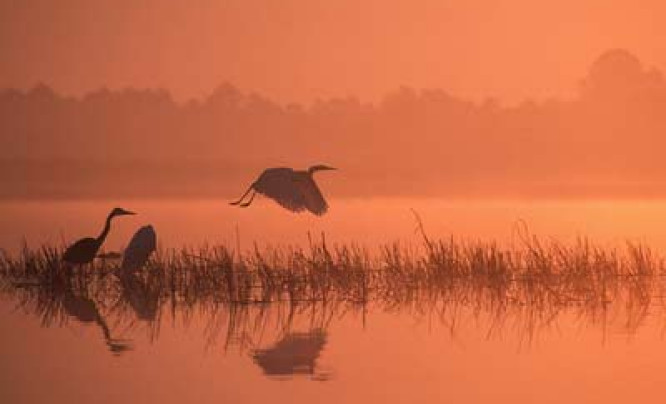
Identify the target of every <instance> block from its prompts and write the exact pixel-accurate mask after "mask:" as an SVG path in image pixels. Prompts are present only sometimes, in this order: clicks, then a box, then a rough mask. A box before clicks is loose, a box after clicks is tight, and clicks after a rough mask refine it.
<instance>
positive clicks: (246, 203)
mask: <svg viewBox="0 0 666 404" xmlns="http://www.w3.org/2000/svg"><path fill="white" fill-rule="evenodd" d="M256 195H257V191H254V192H253V193H252V196H250V200H249V201H247V202H245V203H242V204H241V205H240V207H241V208H247V207H248V206H250V204H251V203H252V201H253V200H254V197H255V196H256Z"/></svg>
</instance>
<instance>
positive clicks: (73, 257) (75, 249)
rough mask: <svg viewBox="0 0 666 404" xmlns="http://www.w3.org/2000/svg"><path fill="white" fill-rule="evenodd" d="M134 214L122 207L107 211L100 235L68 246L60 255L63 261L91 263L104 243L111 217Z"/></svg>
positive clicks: (109, 228) (109, 227)
mask: <svg viewBox="0 0 666 404" xmlns="http://www.w3.org/2000/svg"><path fill="white" fill-rule="evenodd" d="M134 214H135V213H134V212H130V211H128V210H125V209H122V208H115V209H113V210H112V211H111V213H109V216H107V218H106V223H105V224H104V229H102V233H100V235H99V236H97V238H93V237H86V238H82V239H81V240H79V241H77V242H75V243H74V244H72V245H71V246H69V247H68V248H67V250H65V253H64V254H63V256H62V259H63V261H65V262H67V263H69V264H79V265H82V264H89V263H91V262H92V261H93V260H94V259H95V256H96V255H97V252H98V251H99V249H100V247H101V246H102V244H103V243H104V240H105V239H106V236H107V235H108V234H109V231H110V230H111V220H113V218H114V217H116V216H123V215H134Z"/></svg>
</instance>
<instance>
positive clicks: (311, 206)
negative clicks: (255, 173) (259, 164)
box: [230, 164, 335, 216]
mask: <svg viewBox="0 0 666 404" xmlns="http://www.w3.org/2000/svg"><path fill="white" fill-rule="evenodd" d="M325 170H335V168H333V167H329V166H325V165H321V164H320V165H315V166H312V167H310V168H308V169H307V170H293V169H291V168H286V167H278V168H269V169H266V170H264V172H263V173H261V175H260V176H259V178H258V179H257V180H256V181H255V182H253V183H252V185H250V187H249V188H248V189H247V191H245V193H244V194H243V196H241V197H240V199H239V200H237V201H235V202H231V203H230V204H231V205H238V206H240V207H243V208H245V207H248V206H250V204H251V203H252V201H253V200H254V197H255V196H256V194H257V192H258V193H260V194H262V195H265V196H267V197H269V198H271V199H273V200H274V201H275V202H277V203H279V204H280V206H282V207H283V208H285V209H288V210H290V211H292V212H302V211H304V210H309V211H310V212H312V213H314V214H315V215H318V216H321V215H323V214H324V213H326V211H327V210H328V204H327V203H326V200H325V199H324V196H323V195H322V194H321V191H320V190H319V187H318V186H317V183H316V182H315V181H314V178H312V175H313V174H314V173H315V172H317V171H325ZM250 192H252V194H251V195H250V199H249V200H247V201H246V202H243V200H244V199H245V197H246V196H247V195H248V194H249V193H250Z"/></svg>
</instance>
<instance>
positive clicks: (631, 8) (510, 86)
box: [0, 0, 666, 101]
mask: <svg viewBox="0 0 666 404" xmlns="http://www.w3.org/2000/svg"><path fill="white" fill-rule="evenodd" d="M664 15H666V3H664V2H663V1H660V0H642V1H640V2H636V1H635V0H612V1H609V0H587V1H579V0H561V1H557V2H555V1H550V2H545V1H538V2H535V1H533V0H510V1H497V0H413V1H398V0H365V1H361V0H336V1H328V2H323V1H311V0H279V1H278V0H199V1H196V2H191V1H185V0H182V1H168V2H165V1H162V0H138V1H134V0H132V1H129V0H107V1H101V0H100V1H94V2H93V1H89V0H64V1H58V2H52V1H40V0H21V1H4V2H1V3H0V49H2V51H1V52H0V87H9V86H11V87H20V88H25V87H29V86H32V85H34V83H36V82H38V81H44V82H46V83H48V84H50V85H52V86H53V87H54V88H55V89H56V90H58V91H62V92H65V93H69V94H79V93H81V92H83V91H86V90H90V89H94V88H98V87H101V86H103V85H106V86H108V87H110V88H119V87H125V86H138V87H146V86H148V87H155V86H161V87H166V88H169V89H171V90H172V91H173V93H174V95H175V96H176V97H177V98H178V99H183V98H187V97H193V96H194V97H199V96H202V95H205V94H207V93H208V92H210V91H211V90H212V88H214V87H215V86H216V85H217V84H219V83H220V82H223V81H227V80H228V81H231V82H233V83H234V84H236V85H238V86H239V87H240V88H242V89H245V90H254V91H258V92H261V93H263V94H266V95H268V96H271V97H273V98H276V99H277V100H280V101H310V100H312V99H313V98H315V97H329V96H346V95H358V96H360V97H361V98H362V99H366V100H374V99H376V98H377V97H379V96H381V95H383V94H384V93H386V92H388V91H390V90H393V89H395V88H396V87H398V86H400V85H408V86H414V87H418V88H420V87H441V88H445V89H447V90H450V91H452V92H453V93H455V94H457V95H460V96H468V97H474V98H478V97H485V96H497V97H500V98H502V99H505V100H508V101H516V100H520V99H522V98H524V97H527V96H534V97H546V96H550V95H566V94H567V93H570V92H571V91H573V90H574V89H575V88H576V83H577V80H578V79H580V78H581V77H582V76H583V75H584V74H585V72H586V71H587V68H588V67H589V64H590V63H591V62H592V61H593V60H594V58H595V57H597V56H598V55H599V54H600V53H601V52H602V51H604V50H606V49H608V48H616V47H622V48H627V49H629V50H630V51H632V52H633V53H635V54H636V55H637V56H638V57H639V58H640V59H641V60H642V61H643V62H644V63H645V64H646V65H647V66H655V67H659V68H661V69H664V70H666V52H664V51H663V49H664V43H666V25H664V24H660V23H659V18H660V17H662V16H664Z"/></svg>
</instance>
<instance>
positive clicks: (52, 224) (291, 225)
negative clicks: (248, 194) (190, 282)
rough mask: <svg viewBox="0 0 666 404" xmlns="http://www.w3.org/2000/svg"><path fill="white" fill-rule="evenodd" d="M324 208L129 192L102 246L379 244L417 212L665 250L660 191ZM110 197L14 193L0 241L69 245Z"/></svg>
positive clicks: (431, 229) (471, 231)
mask: <svg viewBox="0 0 666 404" xmlns="http://www.w3.org/2000/svg"><path fill="white" fill-rule="evenodd" d="M329 203H330V205H331V206H330V211H329V212H328V213H327V214H326V215H324V216H323V217H316V216H314V215H311V214H309V213H302V214H294V213H290V212H287V211H285V210H284V209H282V208H280V207H279V206H277V205H276V204H275V203H274V202H273V201H270V200H268V199H266V198H261V197H258V198H257V201H256V202H255V203H254V204H253V206H251V207H249V208H247V209H238V208H234V207H232V206H229V205H228V204H227V201H225V200H220V199H198V200H190V199H168V200H158V199H130V200H126V201H124V202H123V205H125V207H126V208H128V209H131V210H133V211H135V212H137V213H138V214H137V215H136V216H131V217H123V218H122V219H120V220H117V221H116V222H115V223H114V229H113V231H112V232H111V234H110V235H109V238H108V240H107V242H106V244H105V247H104V248H105V249H107V250H110V251H119V250H121V249H122V248H123V247H124V246H126V245H127V243H128V242H129V238H130V237H131V235H132V233H133V232H134V231H135V230H136V229H137V228H139V227H140V226H143V225H146V224H152V225H153V226H155V228H156V230H157V232H158V235H159V237H158V240H159V244H160V245H161V246H162V247H165V248H180V247H182V246H184V245H190V246H198V245H202V244H209V245H215V244H225V245H228V246H232V247H236V246H237V244H238V242H239V241H240V243H241V248H242V249H252V248H253V245H254V243H255V242H256V243H259V245H269V244H271V245H282V246H285V245H288V244H293V245H301V246H304V245H308V244H309V238H308V234H309V235H310V237H311V238H313V239H320V238H321V235H322V233H323V234H325V237H326V239H327V240H328V241H330V242H334V243H342V244H344V243H350V242H354V243H358V244H360V245H364V246H367V247H377V246H379V245H381V244H390V243H393V242H395V241H401V242H403V243H406V244H409V243H412V244H421V242H422V239H421V236H420V234H419V233H418V232H417V231H416V230H417V221H416V218H415V216H414V213H415V212H416V213H417V214H418V215H419V217H420V218H421V220H422V221H423V224H424V227H425V230H426V232H427V233H428V234H429V235H430V236H432V237H434V238H448V237H454V238H456V239H460V240H465V239H468V240H482V241H497V242H499V243H501V244H504V245H508V244H511V243H514V244H515V243H519V239H518V231H519V230H521V229H522V227H523V226H524V225H525V224H526V225H527V227H528V230H529V232H531V233H532V234H535V235H537V236H540V237H544V238H552V239H555V240H559V241H562V242H573V241H575V240H576V239H577V238H579V237H582V238H586V237H587V238H590V239H591V240H592V241H594V242H595V243H598V244H601V245H606V246H615V247H617V246H622V245H624V243H625V242H626V241H632V242H641V243H645V244H647V245H650V246H652V247H654V248H657V249H659V250H666V226H663V225H662V224H663V223H666V202H664V201H661V200H483V199H436V198H429V199H426V198H368V199H365V198H334V199H332V200H330V201H329ZM116 204H118V201H61V200H56V201H39V202H37V201H21V202H2V203H0V207H1V209H0V246H2V247H3V248H5V249H8V250H9V251H16V249H18V248H19V247H20V246H21V245H22V242H23V240H25V241H26V242H27V243H28V245H29V246H32V247H38V246H39V245H41V244H42V243H48V244H52V245H60V246H62V245H67V244H68V243H70V242H72V241H73V240H76V239H78V238H80V237H82V236H84V235H91V236H92V235H97V234H98V233H99V231H100V230H101V228H102V225H103V219H104V217H105V215H106V213H108V210H110V209H111V208H112V207H113V206H115V205H116Z"/></svg>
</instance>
